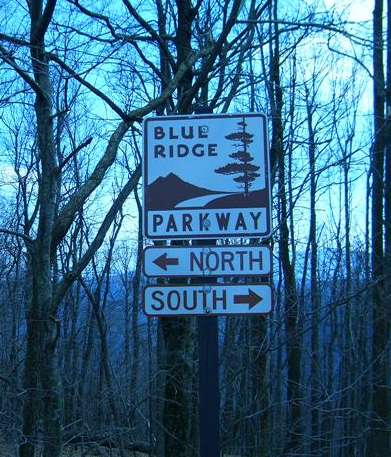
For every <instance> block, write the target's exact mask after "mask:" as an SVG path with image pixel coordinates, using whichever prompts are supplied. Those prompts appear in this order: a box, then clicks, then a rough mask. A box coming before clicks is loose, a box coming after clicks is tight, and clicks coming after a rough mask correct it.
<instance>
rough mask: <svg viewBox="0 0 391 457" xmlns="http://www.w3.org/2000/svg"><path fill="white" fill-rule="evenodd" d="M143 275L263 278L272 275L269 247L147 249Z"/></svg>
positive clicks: (229, 246) (230, 246)
mask: <svg viewBox="0 0 391 457" xmlns="http://www.w3.org/2000/svg"><path fill="white" fill-rule="evenodd" d="M144 273H145V275H146V276H150V277H162V276H163V277H169V276H184V277H191V276H205V277H209V276H265V275H269V274H271V251H270V248H269V246H232V245H228V246H200V247H196V246H189V247H147V248H146V249H145V251H144Z"/></svg>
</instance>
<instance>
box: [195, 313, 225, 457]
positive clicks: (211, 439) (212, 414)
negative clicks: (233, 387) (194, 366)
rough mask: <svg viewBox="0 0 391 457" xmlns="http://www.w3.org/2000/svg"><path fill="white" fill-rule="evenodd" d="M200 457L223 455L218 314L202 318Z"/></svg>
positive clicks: (199, 329)
mask: <svg viewBox="0 0 391 457" xmlns="http://www.w3.org/2000/svg"><path fill="white" fill-rule="evenodd" d="M198 352H199V418H200V457H219V455H220V449H219V422H220V421H219V406H220V395H219V375H218V370H219V365H218V355H219V354H218V327H217V317H215V316H214V317H203V316H202V317H199V318H198Z"/></svg>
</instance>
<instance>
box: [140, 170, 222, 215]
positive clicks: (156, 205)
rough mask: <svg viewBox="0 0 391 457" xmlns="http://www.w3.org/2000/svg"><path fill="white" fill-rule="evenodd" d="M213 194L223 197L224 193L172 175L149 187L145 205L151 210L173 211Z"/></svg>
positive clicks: (161, 178) (157, 180) (161, 177)
mask: <svg viewBox="0 0 391 457" xmlns="http://www.w3.org/2000/svg"><path fill="white" fill-rule="evenodd" d="M213 194H219V195H221V194H222V192H221V191H215V190H210V189H204V188H203V187H198V186H195V185H194V184H190V183H188V182H186V181H184V180H183V179H181V178H180V177H179V176H177V175H176V174H174V173H170V174H168V175H167V176H160V177H159V178H157V179H156V180H155V181H154V182H153V183H151V184H149V186H147V192H146V202H145V203H146V206H147V208H148V209H151V210H159V209H161V210H164V209H173V208H175V206H176V205H178V204H179V203H181V202H183V201H186V200H190V199H192V198H196V197H202V196H206V195H213Z"/></svg>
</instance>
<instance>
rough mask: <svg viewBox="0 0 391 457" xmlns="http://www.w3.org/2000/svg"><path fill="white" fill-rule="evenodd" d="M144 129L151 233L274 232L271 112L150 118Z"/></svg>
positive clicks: (170, 235) (254, 234) (171, 235)
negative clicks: (267, 115) (268, 125)
mask: <svg viewBox="0 0 391 457" xmlns="http://www.w3.org/2000/svg"><path fill="white" fill-rule="evenodd" d="M143 133H144V161H143V167H144V168H143V186H144V235H145V236H146V237H147V238H151V239H170V238H173V239H195V238H227V237H231V238H232V237H261V238H262V237H268V236H269V235H270V227H271V217H270V208H271V205H270V168H269V167H270V164H269V155H268V147H267V136H266V118H265V116H264V115H262V114H225V115H211V114H209V115H188V116H161V117H150V118H146V119H145V120H144V124H143Z"/></svg>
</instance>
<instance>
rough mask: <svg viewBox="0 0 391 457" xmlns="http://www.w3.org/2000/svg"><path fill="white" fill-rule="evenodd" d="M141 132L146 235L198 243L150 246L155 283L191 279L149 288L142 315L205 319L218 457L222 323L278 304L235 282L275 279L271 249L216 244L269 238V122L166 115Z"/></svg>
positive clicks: (205, 452)
mask: <svg viewBox="0 0 391 457" xmlns="http://www.w3.org/2000/svg"><path fill="white" fill-rule="evenodd" d="M143 129H144V162H143V185H144V218H143V230H144V235H145V237H146V238H149V239H153V240H181V239H182V240H189V241H190V240H191V245H188V246H186V247H185V246H173V245H171V246H164V247H163V246H161V247H148V248H146V249H145V251H144V273H145V275H146V276H147V277H160V278H164V277H166V278H175V277H178V278H180V277H183V278H185V277H186V278H190V281H189V283H187V284H186V282H184V283H183V285H173V284H171V285H164V286H147V287H145V289H144V311H145V313H146V314H147V315H148V316H182V317H184V316H198V319H197V321H198V347H199V413H200V456H201V457H219V455H220V448H219V382H218V325H217V316H219V315H235V314H238V315H250V314H251V315H256V314H266V313H269V312H270V310H271V308H272V298H273V297H272V289H271V285H270V284H268V283H252V284H248V283H247V282H246V281H245V279H244V280H243V281H241V282H235V283H234V284H230V283H229V277H242V278H246V277H249V276H251V277H257V276H258V277H262V276H263V277H266V278H268V277H270V275H271V264H272V262H271V251H270V248H269V247H268V246H265V245H259V246H254V245H251V246H248V245H240V246H235V245H230V244H225V245H222V246H220V245H219V246H217V242H216V241H217V239H222V238H230V239H232V238H249V237H255V238H268V237H269V236H270V233H271V189H270V180H271V174H270V159H269V155H268V142H267V134H266V117H265V116H264V115H263V114H255V113H251V114H219V115H213V114H210V113H208V114H198V115H180V116H165V117H163V116H160V117H155V118H153V117H152V118H147V119H145V120H144V126H143ZM221 277H226V280H225V281H224V282H221V281H220V282H219V279H218V278H221Z"/></svg>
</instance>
